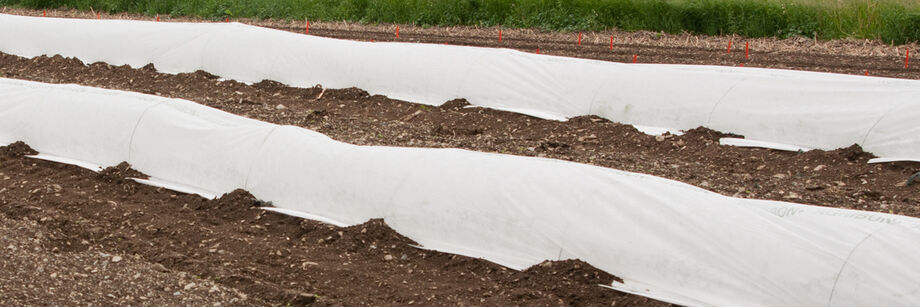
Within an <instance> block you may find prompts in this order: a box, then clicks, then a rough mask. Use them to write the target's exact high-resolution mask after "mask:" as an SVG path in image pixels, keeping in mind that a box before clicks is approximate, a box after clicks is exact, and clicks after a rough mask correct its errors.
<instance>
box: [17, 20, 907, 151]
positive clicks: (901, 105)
mask: <svg viewBox="0 0 920 307" xmlns="http://www.w3.org/2000/svg"><path fill="white" fill-rule="evenodd" d="M0 51H2V52H6V53H10V54H15V55H19V56H24V57H34V56H39V55H55V54H60V55H63V56H65V57H76V58H78V59H80V60H82V61H84V62H86V63H92V62H97V61H102V62H106V63H109V64H113V65H123V64H127V65H131V66H133V67H141V66H144V65H147V64H149V63H153V64H154V65H155V66H156V68H157V69H158V70H160V71H162V72H167V73H181V72H194V71H196V70H204V71H207V72H209V73H212V74H215V75H218V76H221V77H224V78H228V79H234V80H239V81H243V82H259V81H262V80H265V79H270V80H275V81H278V82H282V83H285V84H288V85H292V86H299V87H311V86H314V85H316V84H322V85H323V86H325V87H327V88H347V87H358V88H361V89H364V90H367V91H368V92H369V93H371V94H382V95H386V96H389V97H391V98H395V99H402V100H407V101H411V102H416V103H423V104H429V105H440V104H442V103H444V102H446V101H448V100H451V99H455V98H466V99H467V100H468V101H469V102H470V103H471V104H473V105H476V106H482V107H489V108H495V109H501V110H508V111H514V112H520V113H524V114H529V115H532V116H537V117H542V118H549V119H559V120H563V119H566V118H569V117H574V116H581V115H597V116H600V117H604V118H607V119H609V120H611V121H615V122H621V123H625V124H633V125H640V126H651V127H660V128H666V129H669V130H672V131H677V130H684V129H691V128H696V127H699V126H705V127H708V128H712V129H716V130H720V131H723V132H731V133H736V134H741V135H744V136H746V137H747V138H748V139H752V140H757V141H764V142H771V143H780V144H788V145H794V146H797V147H805V148H815V149H836V148H841V147H848V146H850V145H852V144H859V145H861V146H862V147H863V149H864V150H866V151H869V152H872V153H875V154H876V155H877V156H880V157H882V158H889V159H893V160H917V161H920V125H916V119H917V118H920V81H913V80H900V79H888V78H875V77H865V76H851V75H839V74H827V73H814V72H801V71H783V70H767V69H758V68H732V67H720V66H688V65H647V64H622V63H613V62H605V61H594V60H585V59H576V58H565V57H554V56H546V55H537V54H531V53H525V52H519V51H514V50H509V49H492V48H477V47H464V46H445V45H440V44H437V45H436V44H406V43H380V42H378V43H371V42H357V41H349V40H338V39H330V38H323V37H317V36H308V35H303V34H297V33H290V32H284V31H278V30H272V29H266V28H260V27H254V26H248V25H244V24H239V23H210V24H209V23H172V22H170V23H166V22H143V21H129V20H91V19H58V18H39V17H23V16H14V15H0Z"/></svg>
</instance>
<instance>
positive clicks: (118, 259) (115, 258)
mask: <svg viewBox="0 0 920 307" xmlns="http://www.w3.org/2000/svg"><path fill="white" fill-rule="evenodd" d="M119 261H121V256H117V255H116V256H114V257H112V262H119Z"/></svg>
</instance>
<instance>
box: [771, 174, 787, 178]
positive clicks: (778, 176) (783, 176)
mask: <svg viewBox="0 0 920 307" xmlns="http://www.w3.org/2000/svg"><path fill="white" fill-rule="evenodd" d="M773 178H776V179H785V178H786V174H776V175H773Z"/></svg>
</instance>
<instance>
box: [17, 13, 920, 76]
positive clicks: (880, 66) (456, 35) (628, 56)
mask: <svg viewBox="0 0 920 307" xmlns="http://www.w3.org/2000/svg"><path fill="white" fill-rule="evenodd" d="M0 13H9V14H18V15H25V16H42V14H43V12H42V11H36V10H24V9H12V8H0ZM46 13H47V15H48V16H49V17H68V18H96V15H95V14H94V13H95V12H86V11H76V10H49V11H47V12H46ZM98 17H99V18H104V19H136V20H155V17H150V16H143V15H139V14H126V13H122V14H106V13H100V14H99V15H98ZM160 20H161V21H162V22H180V21H181V22H207V21H206V20H201V19H194V18H172V17H168V16H160ZM231 21H234V22H243V23H246V24H251V25H257V26H263V27H269V28H275V29H280V30H285V31H291V32H297V33H304V32H306V21H282V20H256V19H232V20H231ZM398 26H399V28H400V30H399V38H398V39H397V38H396V33H395V32H396V27H397V25H393V24H361V23H354V22H316V21H314V22H311V23H310V35H317V36H325V37H334V38H342V39H352V40H361V41H372V40H373V41H400V42H407V43H409V42H412V43H418V42H421V43H433V44H444V43H447V44H451V45H465V46H480V47H495V48H511V49H516V50H521V51H526V52H536V51H537V49H540V53H541V54H549V55H560V56H569V57H580V58H588V59H597V60H605V61H615V62H625V63H629V62H632V61H633V57H634V56H638V57H637V62H639V63H669V64H697V65H726V66H738V65H741V64H743V65H745V66H747V67H764V68H780V69H794V70H808V71H819V72H835V73H844V74H858V75H863V74H866V73H868V74H869V75H872V76H882V77H893V78H907V79H920V68H917V67H918V65H920V62H917V63H916V65H913V66H912V67H911V68H909V69H905V67H904V60H905V53H906V49H907V48H910V49H912V50H913V51H914V54H917V53H918V52H920V50H918V48H920V45H917V44H910V45H900V46H893V45H888V44H885V43H883V42H880V41H872V40H854V39H847V40H831V41H822V40H815V39H813V38H806V37H793V38H788V39H776V38H743V37H738V36H705V35H691V34H679V35H676V34H664V33H656V32H649V31H638V32H624V31H616V30H608V31H603V32H584V33H582V44H581V45H578V33H577V32H572V33H565V32H546V31H539V30H534V29H501V31H502V41H501V42H499V41H498V32H499V28H497V27H492V28H481V27H466V26H463V27H418V26H412V25H398ZM611 37H613V39H614V42H613V48H611V47H610V38H611ZM729 41H731V42H732V52H731V53H728V52H727V51H728V45H729ZM746 47H749V50H750V57H749V58H748V57H746V56H745V49H746Z"/></svg>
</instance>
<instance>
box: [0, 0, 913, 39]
mask: <svg viewBox="0 0 920 307" xmlns="http://www.w3.org/2000/svg"><path fill="white" fill-rule="evenodd" d="M0 5H2V6H12V7H26V8H33V9H42V8H75V9H81V10H88V9H90V8H93V9H95V10H97V11H106V12H110V13H116V12H131V13H142V14H146V15H154V14H161V15H171V16H193V17H203V18H208V19H214V20H221V19H223V18H226V17H250V18H273V19H283V20H284V19H286V20H304V19H310V20H326V21H341V20H349V21H357V22H364V23H404V24H415V25H420V26H454V25H478V26H499V25H500V26H503V27H511V28H539V29H544V30H556V31H582V30H584V31H591V30H604V29H611V28H617V29H621V30H626V31H634V30H651V31H662V32H667V33H680V32H682V31H687V32H691V33H698V34H707V35H725V34H740V35H743V36H747V37H780V38H786V37H791V36H805V37H809V38H811V37H817V38H819V39H838V38H858V39H864V38H867V39H881V40H882V41H884V42H890V43H897V44H901V43H908V42H916V41H920V5H918V4H916V3H915V2H914V1H913V0H842V1H838V0H152V1H141V0H0Z"/></svg>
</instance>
